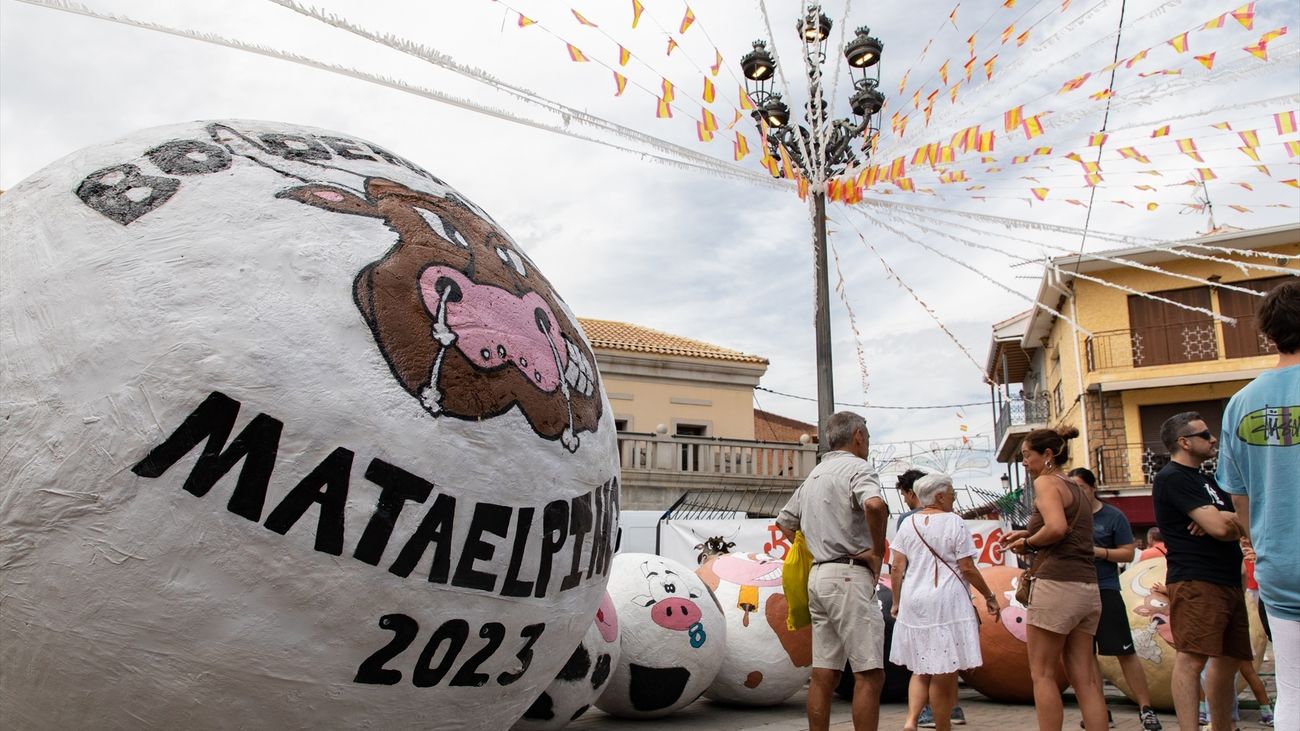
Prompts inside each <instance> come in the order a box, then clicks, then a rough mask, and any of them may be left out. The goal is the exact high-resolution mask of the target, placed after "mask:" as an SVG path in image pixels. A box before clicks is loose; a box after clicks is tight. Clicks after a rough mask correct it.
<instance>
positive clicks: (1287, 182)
mask: <svg viewBox="0 0 1300 731" xmlns="http://www.w3.org/2000/svg"><path fill="white" fill-rule="evenodd" d="M1277 182H1279V183H1281V184H1282V185H1289V186H1291V187H1292V188H1300V180H1297V179H1295V178H1292V179H1291V180H1279V181H1277Z"/></svg>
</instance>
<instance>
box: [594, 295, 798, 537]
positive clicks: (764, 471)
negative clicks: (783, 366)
mask: <svg viewBox="0 0 1300 731" xmlns="http://www.w3.org/2000/svg"><path fill="white" fill-rule="evenodd" d="M580 322H581V324H582V328H583V330H584V332H586V334H587V338H588V340H590V341H591V345H592V350H593V351H594V352H595V355H596V366H597V368H598V369H599V371H600V375H601V380H602V381H603V383H604V387H605V392H606V393H607V394H608V396H609V403H610V408H611V409H612V410H613V412H614V420H615V423H616V425H617V426H618V431H619V449H620V454H621V459H622V466H623V489H622V503H621V504H622V508H623V509H624V510H666V509H668V508H669V507H671V506H672V505H674V504H675V503H676V502H677V501H678V500H679V499H680V498H682V496H683V495H685V494H686V493H687V492H690V493H691V495H692V496H693V497H694V498H696V499H699V500H702V501H705V502H717V503H719V504H732V505H735V506H737V507H738V508H739V509H741V510H745V508H743V507H740V506H753V507H754V508H755V510H754V511H753V512H766V507H767V506H770V505H773V504H775V505H777V506H778V507H779V505H780V504H781V503H783V502H784V499H785V497H786V496H788V495H789V493H790V492H792V491H793V490H794V488H795V487H798V485H799V483H800V482H801V481H802V479H803V477H804V476H806V475H807V473H808V470H811V469H812V466H813V464H815V462H816V447H815V446H814V445H811V444H809V445H804V444H801V443H799V442H798V441H797V439H796V440H791V441H782V440H780V439H777V440H773V439H766V440H765V439H761V438H760V439H755V411H754V387H755V386H757V385H758V382H759V379H760V378H761V377H762V376H763V374H764V373H765V372H766V371H767V364H768V362H767V359H766V358H763V357H761V356H757V355H751V354H748V353H742V352H740V351H738V350H732V349H730V348H725V347H722V346H718V345H714V344H712V343H706V342H703V341H700V340H693V339H691V338H685V337H681V336H678V335H671V334H669V333H664V332H660V331H658V330H652V329H650V328H647V327H641V326H639V325H633V324H630V323H626V322H617V321H613V320H596V319H589V318H580ZM760 413H763V412H760ZM778 418H779V417H778ZM763 423H766V422H763ZM796 423H797V422H796ZM760 436H761V435H760Z"/></svg>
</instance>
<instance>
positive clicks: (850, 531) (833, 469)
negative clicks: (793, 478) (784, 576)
mask: <svg viewBox="0 0 1300 731" xmlns="http://www.w3.org/2000/svg"><path fill="white" fill-rule="evenodd" d="M826 432H827V433H826V441H827V444H828V446H829V447H830V449H831V451H830V452H827V454H826V456H825V457H824V458H823V459H822V462H821V464H819V465H817V466H816V467H814V468H813V471H812V472H811V473H810V474H809V475H808V479H806V480H804V482H803V484H802V485H800V486H799V488H798V489H797V490H795V491H794V494H793V495H791V496H790V501H789V502H787V503H786V505H785V507H784V508H781V512H780V514H779V515H778V516H777V519H776V522H777V525H779V526H780V528H781V531H782V532H783V533H784V534H785V535H786V538H787V539H790V540H793V538H794V532H795V531H797V530H802V531H803V534H804V540H805V541H806V542H807V544H808V550H809V551H810V552H811V553H812V558H813V567H812V571H811V573H810V574H809V576H808V609H809V612H810V613H811V614H812V633H813V669H812V682H811V683H810V685H809V687H808V727H809V729H811V731H825V729H827V728H828V727H829V725H830V706H831V693H832V691H834V689H835V686H836V685H838V684H839V680H840V673H841V669H842V668H843V667H844V663H845V660H846V659H847V661H848V663H849V666H850V668H851V669H852V671H853V675H854V686H853V728H854V729H855V731H874V730H875V729H876V728H877V726H878V725H879V722H880V689H881V686H882V685H883V684H884V682H885V670H884V668H885V620H884V617H883V616H882V614H881V612H880V607H879V605H878V604H877V603H876V601H875V594H876V578H877V577H878V576H879V575H880V562H881V558H882V553H883V552H884V547H885V521H886V520H887V519H888V518H889V507H888V506H887V505H886V504H885V499H884V496H883V494H882V493H881V490H880V477H879V476H878V475H877V474H876V471H875V470H874V469H872V468H871V465H869V464H867V460H866V457H867V446H868V443H869V440H870V435H869V434H868V433H867V424H866V421H864V420H863V418H862V417H861V416H859V415H857V414H854V413H853V412H850V411H840V412H838V413H835V414H833V415H831V417H830V419H829V420H828V421H827V423H826Z"/></svg>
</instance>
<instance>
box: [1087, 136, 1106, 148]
mask: <svg viewBox="0 0 1300 731" xmlns="http://www.w3.org/2000/svg"><path fill="white" fill-rule="evenodd" d="M1109 138H1110V135H1108V134H1106V133H1105V132H1094V133H1092V134H1090V135H1088V147H1101V146H1102V145H1104V144H1106V140H1107V139H1109Z"/></svg>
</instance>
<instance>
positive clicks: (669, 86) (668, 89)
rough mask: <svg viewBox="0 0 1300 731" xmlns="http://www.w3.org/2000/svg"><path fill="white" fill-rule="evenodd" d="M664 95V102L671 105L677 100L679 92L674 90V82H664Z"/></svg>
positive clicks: (665, 80) (666, 80)
mask: <svg viewBox="0 0 1300 731" xmlns="http://www.w3.org/2000/svg"><path fill="white" fill-rule="evenodd" d="M663 88H664V95H663V100H664V101H665V102H667V103H669V104H672V103H673V101H675V100H676V99H677V92H676V91H675V90H674V89H673V82H671V81H669V80H668V79H664V80H663Z"/></svg>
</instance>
